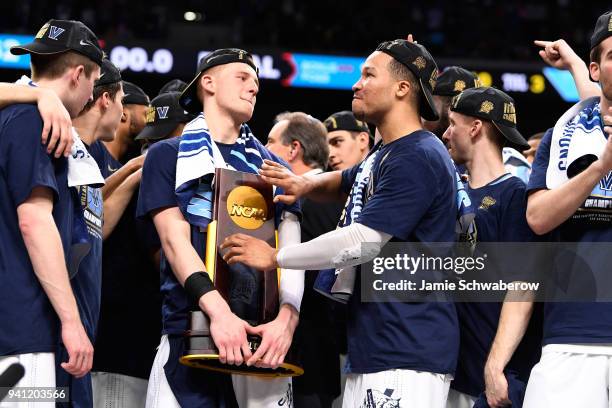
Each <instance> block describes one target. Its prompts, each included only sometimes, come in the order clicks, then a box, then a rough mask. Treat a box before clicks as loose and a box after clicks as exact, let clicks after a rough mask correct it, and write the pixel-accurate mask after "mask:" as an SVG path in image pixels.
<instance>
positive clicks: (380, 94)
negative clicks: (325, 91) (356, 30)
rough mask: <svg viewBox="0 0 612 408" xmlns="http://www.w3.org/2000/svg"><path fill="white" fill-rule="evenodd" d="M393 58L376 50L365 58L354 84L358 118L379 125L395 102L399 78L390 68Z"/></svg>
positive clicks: (354, 110) (354, 105) (355, 110)
mask: <svg viewBox="0 0 612 408" xmlns="http://www.w3.org/2000/svg"><path fill="white" fill-rule="evenodd" d="M391 59H392V57H391V56H389V55H387V54H385V53H383V52H380V51H375V52H373V53H372V54H370V56H369V57H368V58H367V59H366V60H365V62H364V64H363V66H362V68H361V77H360V78H359V81H357V83H355V85H353V103H352V108H353V113H354V114H355V117H357V118H358V119H360V120H363V121H365V122H368V123H372V124H374V125H378V123H379V121H380V119H381V118H382V117H383V116H384V114H385V113H386V112H388V111H389V110H390V109H391V106H392V105H393V103H394V102H395V93H394V87H393V85H394V84H395V82H396V81H397V79H396V78H394V77H393V75H392V74H391V71H390V70H389V62H390V61H391Z"/></svg>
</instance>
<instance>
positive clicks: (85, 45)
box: [11, 20, 104, 65]
mask: <svg viewBox="0 0 612 408" xmlns="http://www.w3.org/2000/svg"><path fill="white" fill-rule="evenodd" d="M66 51H75V52H78V53H79V54H82V55H84V56H86V57H87V58H89V59H91V60H92V61H93V62H95V63H96V64H98V65H102V58H104V51H102V49H101V48H100V46H99V45H98V37H96V35H95V34H94V33H93V31H91V30H90V29H89V28H88V27H87V26H86V25H85V24H83V23H81V22H80V21H75V20H49V21H48V22H47V23H45V25H43V26H42V27H41V29H40V30H38V33H37V34H36V37H34V41H32V42H31V43H28V44H21V45H15V46H13V47H11V54H13V55H23V54H38V55H52V54H59V53H62V52H66Z"/></svg>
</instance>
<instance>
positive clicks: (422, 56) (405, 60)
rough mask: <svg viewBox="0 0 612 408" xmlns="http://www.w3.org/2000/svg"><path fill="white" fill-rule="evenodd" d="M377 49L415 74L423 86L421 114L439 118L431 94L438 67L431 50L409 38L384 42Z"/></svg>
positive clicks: (433, 118)
mask: <svg viewBox="0 0 612 408" xmlns="http://www.w3.org/2000/svg"><path fill="white" fill-rule="evenodd" d="M376 51H381V52H384V53H385V54H388V55H390V56H391V57H393V58H394V59H395V60H397V61H398V62H400V63H401V64H403V65H404V66H405V67H406V68H408V69H409V70H410V72H412V73H413V74H414V76H415V77H416V78H417V80H418V81H419V84H420V86H421V96H420V103H419V106H420V111H421V116H422V117H423V118H424V119H426V120H438V118H439V117H438V112H437V110H436V105H435V104H434V101H433V97H432V95H431V92H432V90H433V88H435V86H436V79H437V76H438V67H437V65H436V62H435V61H434V59H433V57H432V56H431V54H430V53H429V51H427V49H425V47H423V46H422V45H421V44H416V43H412V42H410V41H407V40H393V41H385V42H382V43H380V44H379V45H378V47H376Z"/></svg>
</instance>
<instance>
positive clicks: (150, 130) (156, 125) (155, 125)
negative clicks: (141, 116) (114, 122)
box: [135, 92, 197, 140]
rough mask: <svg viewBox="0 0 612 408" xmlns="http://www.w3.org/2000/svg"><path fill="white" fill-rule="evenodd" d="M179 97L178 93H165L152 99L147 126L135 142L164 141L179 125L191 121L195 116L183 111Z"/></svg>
mask: <svg viewBox="0 0 612 408" xmlns="http://www.w3.org/2000/svg"><path fill="white" fill-rule="evenodd" d="M180 96H181V94H180V93H179V92H166V93H163V94H161V95H157V96H156V97H155V98H153V100H152V101H151V107H149V109H148V110H147V119H146V122H147V124H146V126H145V127H144V129H142V131H141V132H140V133H139V134H138V136H136V138H135V140H142V139H148V140H158V139H165V138H166V137H168V135H170V133H171V132H172V131H173V130H174V129H176V127H177V126H178V124H179V123H187V122H190V121H192V120H193V119H194V118H195V117H196V116H197V115H196V114H191V113H189V112H186V111H185V110H184V109H183V107H182V106H181V105H180V104H179V98H180Z"/></svg>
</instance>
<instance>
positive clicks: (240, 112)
mask: <svg viewBox="0 0 612 408" xmlns="http://www.w3.org/2000/svg"><path fill="white" fill-rule="evenodd" d="M205 74H206V75H205V76H210V77H211V78H212V80H213V81H214V94H215V101H216V104H217V105H218V106H219V108H221V109H222V110H224V111H227V112H229V113H230V115H231V116H232V117H234V118H236V120H237V122H240V123H243V122H247V121H248V120H249V119H251V117H252V116H253V110H254V109H255V102H256V99H257V93H258V92H259V80H258V78H257V74H256V73H255V70H254V69H253V68H252V67H251V66H249V65H247V64H244V63H242V62H232V63H230V64H225V65H219V66H217V67H213V68H211V69H210V70H209V71H206V73H205ZM202 80H204V78H203V79H202ZM204 105H205V106H206V104H204ZM205 109H206V108H205Z"/></svg>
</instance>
